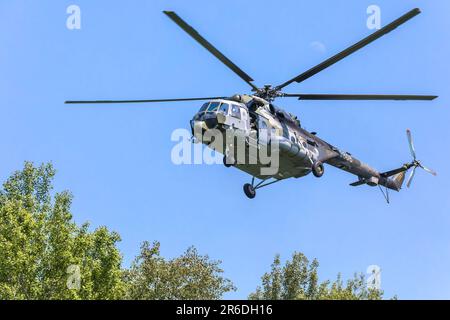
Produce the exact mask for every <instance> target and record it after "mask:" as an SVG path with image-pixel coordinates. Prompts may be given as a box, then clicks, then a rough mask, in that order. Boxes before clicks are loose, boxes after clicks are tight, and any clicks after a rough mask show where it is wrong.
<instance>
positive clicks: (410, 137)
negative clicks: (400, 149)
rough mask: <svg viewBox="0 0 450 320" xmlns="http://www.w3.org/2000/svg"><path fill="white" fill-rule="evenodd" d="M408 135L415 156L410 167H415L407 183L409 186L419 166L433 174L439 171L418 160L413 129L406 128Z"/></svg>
mask: <svg viewBox="0 0 450 320" xmlns="http://www.w3.org/2000/svg"><path fill="white" fill-rule="evenodd" d="M406 135H407V137H408V143H409V150H410V152H411V156H412V157H413V161H412V162H411V163H410V164H409V167H410V168H413V169H412V171H411V174H410V175H409V178H408V182H407V183H406V186H407V187H408V188H409V187H410V186H411V183H412V181H413V179H414V176H415V175H416V169H417V168H421V169H423V170H425V171H426V172H428V173H430V174H432V175H433V176H437V173H436V172H435V171H433V170H431V169H429V168H427V167H425V166H423V165H422V163H420V161H419V160H417V156H416V149H415V148H414V142H413V139H412V135H411V131H410V130H409V129H408V130H406Z"/></svg>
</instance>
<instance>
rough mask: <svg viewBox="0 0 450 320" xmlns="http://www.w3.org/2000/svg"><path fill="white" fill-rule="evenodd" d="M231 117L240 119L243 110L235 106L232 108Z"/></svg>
mask: <svg viewBox="0 0 450 320" xmlns="http://www.w3.org/2000/svg"><path fill="white" fill-rule="evenodd" d="M231 115H232V116H233V117H235V118H238V119H240V118H241V110H240V108H239V107H238V106H235V105H234V104H233V105H232V106H231Z"/></svg>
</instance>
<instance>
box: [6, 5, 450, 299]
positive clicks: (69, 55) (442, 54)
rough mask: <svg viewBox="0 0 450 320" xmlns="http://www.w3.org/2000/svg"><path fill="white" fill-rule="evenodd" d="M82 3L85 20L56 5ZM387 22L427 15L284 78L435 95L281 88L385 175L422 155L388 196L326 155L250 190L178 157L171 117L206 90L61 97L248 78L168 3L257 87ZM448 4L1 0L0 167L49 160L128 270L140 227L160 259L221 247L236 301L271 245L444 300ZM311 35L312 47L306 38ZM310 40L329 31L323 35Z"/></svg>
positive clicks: (228, 173) (80, 217)
mask: <svg viewBox="0 0 450 320" xmlns="http://www.w3.org/2000/svg"><path fill="white" fill-rule="evenodd" d="M70 4H77V5H79V7H80V8H81V14H82V16H81V19H82V20H81V21H82V22H81V30H68V29H67V28H66V18H67V14H66V8H67V7H68V6H69V5H70ZM371 4H377V5H379V6H380V7H381V9H382V23H383V24H386V23H388V22H390V21H391V20H394V19H396V18H397V17H399V16H400V15H402V14H404V13H406V12H407V11H409V10H410V9H412V8H414V7H420V8H421V9H422V10H423V13H422V14H421V15H419V16H418V17H416V18H414V19H413V20H412V21H410V22H408V23H407V24H405V25H404V26H402V27H400V28H398V29H397V30H395V31H394V32H392V33H390V34H389V35H388V36H386V37H383V38H382V39H380V40H378V41H376V42H375V43H373V44H371V45H370V46H368V47H366V48H364V49H363V50H361V51H359V52H357V53H356V54H354V55H352V56H351V57H349V58H347V59H345V60H344V61H341V62H339V63H338V64H336V65H334V66H333V67H331V68H329V69H327V70H326V71H324V72H322V73H320V74H319V75H316V76H315V77H313V78H311V79H309V80H307V81H305V82H304V83H302V84H296V83H295V84H293V85H291V86H290V87H289V88H288V89H287V90H286V91H289V92H306V93H321V92H325V93H386V94H408V93H412V94H438V95H439V96H440V98H439V99H438V100H436V101H434V102H299V101H297V100H295V99H291V100H289V99H284V100H281V99H280V100H278V101H277V104H278V105H280V106H282V107H284V108H285V109H286V110H288V111H290V112H294V113H296V114H297V115H298V116H299V117H300V118H301V120H302V123H303V125H304V126H305V127H306V128H307V129H309V130H311V131H317V132H318V133H319V136H320V137H322V138H324V139H325V140H327V141H329V142H331V143H333V144H335V145H337V146H339V147H340V148H342V149H345V150H347V151H349V152H351V153H352V154H354V155H355V156H357V157H358V158H360V159H361V160H363V161H365V162H367V163H369V164H371V165H373V166H374V167H376V168H378V169H380V170H381V171H385V170H389V169H392V168H395V167H397V166H399V165H401V164H403V163H404V162H406V161H409V160H410V155H409V151H408V146H407V142H406V137H405V130H406V129H407V128H410V129H411V130H412V132H413V135H414V138H415V143H416V148H417V152H418V155H419V158H420V159H422V160H423V162H424V163H425V164H426V165H429V166H430V167H432V168H433V169H435V170H436V171H438V173H439V176H438V177H436V178H434V177H432V176H431V175H428V174H426V173H424V172H423V171H419V172H418V174H417V176H416V179H415V181H414V185H413V187H412V188H411V189H409V190H403V191H402V192H401V193H399V194H392V203H391V204H390V205H387V204H386V203H385V202H384V200H383V198H382V196H381V194H380V192H379V191H378V190H377V189H371V188H370V187H360V188H351V187H349V186H348V184H349V183H350V182H353V181H354V180H355V179H354V177H353V176H351V175H349V174H348V173H345V172H342V171H339V170H337V169H335V168H332V167H327V168H326V173H325V175H324V177H323V178H321V179H317V178H314V177H313V176H312V175H311V176H308V177H306V178H303V179H298V180H294V179H292V180H288V181H284V182H281V183H279V184H276V185H274V186H272V187H269V188H267V189H262V190H260V191H259V193H258V196H257V198H256V199H254V200H253V201H249V200H248V199H247V198H246V197H245V196H244V195H243V193H242V184H244V183H246V182H248V181H249V179H250V177H249V176H247V175H245V174H244V173H242V172H240V171H237V170H235V169H226V168H224V167H222V166H206V165H196V166H175V165H173V164H172V162H171V160H170V151H171V149H172V147H173V146H174V143H173V142H172V141H171V140H170V135H171V133H172V131H173V130H174V129H176V128H188V127H189V120H190V118H191V117H192V115H193V114H194V113H195V112H196V110H197V109H198V108H199V106H200V103H189V102H186V103H173V104H152V105H116V106H67V105H64V104H63V101H64V100H67V99H145V98H149V99H151V98H160V97H161V98H165V97H190V96H210V95H212V96H214V95H232V94H234V93H237V92H243V93H245V92H248V91H249V88H248V87H247V85H246V84H245V83H244V82H243V81H241V80H240V79H239V78H238V77H237V76H236V75H235V74H233V73H232V72H231V71H229V70H228V69H227V68H226V67H224V66H223V65H222V64H221V63H220V62H219V61H217V60H216V59H215V58H214V57H212V56H211V55H210V54H209V53H208V52H207V51H205V50H204V49H203V48H201V47H200V46H199V45H198V44H197V43H195V42H194V41H193V40H191V39H190V38H189V37H188V36H187V35H186V34H184V33H183V32H182V31H181V30H180V29H179V28H178V27H177V26H176V25H175V24H173V23H172V22H171V21H170V20H169V19H168V18H167V17H166V16H164V15H163V14H162V13H161V11H162V10H167V9H169V10H175V11H176V12H177V13H178V14H179V15H180V16H181V17H183V18H184V19H185V20H187V21H188V22H189V23H190V24H191V25H193V26H194V27H195V28H196V29H197V30H198V31H199V32H201V33H202V34H203V35H204V36H205V37H206V38H207V39H208V40H209V41H211V42H212V43H213V44H215V45H216V46H217V47H218V48H219V49H220V50H221V51H222V52H223V53H224V54H225V55H227V56H228V57H229V58H230V59H231V60H233V61H234V62H235V63H237V64H238V65H239V66H240V67H241V68H242V69H243V70H244V71H246V72H247V73H249V74H250V75H251V76H252V77H253V78H254V79H256V83H257V84H258V85H263V84H265V83H272V84H279V83H282V82H284V81H285V80H287V79H290V78H291V77H293V76H295V75H297V74H299V73H300V72H302V71H304V70H306V69H308V68H310V67H311V66H314V65H315V64H317V63H319V62H321V61H322V60H324V59H326V58H327V57H329V56H330V55H332V54H334V53H336V52H338V51H340V50H342V49H344V48H345V47H347V46H348V45H350V44H353V43H354V42H356V41H358V40H360V39H361V38H363V37H365V36H366V35H368V34H369V33H370V32H371V31H370V30H368V29H367V27H366V18H367V14H366V9H367V7H368V6H369V5H371ZM449 10H450V3H448V1H444V0H435V1H432V2H431V1H424V0H423V1H400V0H397V1H392V0H389V1H387V0H386V1H385V0H377V1H376V2H373V1H364V0H357V1H356V0H351V1H345V2H338V1H331V0H328V1H327V0H320V1H294V0H292V1H288V0H281V1H239V0H227V1H222V0H220V1H189V2H187V1H184V0H183V1H182V0H177V1H174V0H172V1H167V0H164V1H163V0H153V1H132V2H127V3H126V4H125V3H124V2H121V1H100V0H97V1H87V0H74V1H58V2H56V1H50V0H45V1H44V0H43V1H31V0H28V1H24V0H15V1H12V0H6V1H1V3H0V30H1V31H0V43H1V46H0V70H1V72H0V99H1V100H0V101H1V102H0V120H1V126H0V134H1V139H0V150H2V155H1V156H0V178H1V180H4V179H5V178H6V177H7V176H9V175H10V173H11V172H13V171H14V170H17V169H20V168H21V166H22V164H23V161H25V160H31V161H34V162H36V163H41V162H48V161H51V162H53V164H54V165H55V167H56V168H57V169H58V176H57V178H56V182H55V184H56V190H63V189H70V190H71V191H72V192H73V194H74V196H75V200H74V205H73V213H74V217H75V219H76V221H77V222H83V221H86V220H88V221H90V222H91V223H92V225H93V226H99V225H106V226H108V227H109V228H110V229H112V230H116V231H118V232H119V233H120V234H121V236H122V242H121V243H120V249H121V250H122V252H123V253H124V263H125V265H128V264H129V262H130V261H131V260H132V258H133V257H134V256H135V255H136V254H137V253H138V250H139V244H140V242H142V241H143V240H150V241H152V240H159V241H161V243H162V253H163V255H165V256H167V257H173V256H176V255H179V254H181V253H182V252H183V251H184V250H185V249H186V248H187V247H188V246H190V245H195V246H196V247H197V248H198V249H199V251H200V252H201V253H208V254H209V255H210V256H211V257H212V258H215V259H221V260H223V268H224V269H225V271H226V276H228V277H229V278H231V279H232V280H233V281H234V283H235V284H236V285H237V287H238V291H237V292H235V293H231V294H227V295H226V298H246V297H247V295H248V294H249V293H250V292H251V291H252V290H254V289H255V287H256V285H257V284H259V283H260V276H261V275H262V274H263V273H264V272H265V271H267V270H268V269H269V265H270V263H271V261H272V259H273V256H274V255H275V254H276V253H280V254H281V256H282V258H283V259H285V258H287V257H289V256H290V255H291V253H292V252H293V251H295V250H297V251H302V252H304V253H305V254H306V255H307V256H308V257H311V258H313V257H316V258H318V260H319V262H320V264H321V267H320V276H321V278H322V279H327V278H335V276H336V274H337V273H338V272H342V274H343V276H344V277H349V276H351V275H352V274H353V273H354V272H365V270H366V268H367V267H368V266H369V265H373V264H376V265H379V266H380V267H381V268H382V287H383V289H384V290H385V292H386V295H387V296H388V297H389V296H393V295H395V294H397V295H398V296H399V297H400V298H405V299H407V298H412V299H417V298H427V299H431V298H438V299H443V298H447V299H449V298H450V272H449V270H450V250H449V249H450V246H449V245H450V234H449V232H448V230H449V226H450V210H449V208H450V197H449V189H450V188H449V187H450V186H449V183H450V182H449V181H450V172H449V169H448V166H447V157H448V155H449V152H448V149H447V147H448V141H449V139H450V128H449V125H448V119H449V115H450V111H449V109H448V108H447V106H448V104H449V102H450V101H449V97H448V92H449V89H448V83H449V80H450V79H449V74H450V65H449V63H448V60H447V59H448V56H449V55H450V34H449V33H450V21H449V19H448V17H447V13H448V11H449ZM314 43H316V45H313V44H314ZM317 43H320V44H323V46H318V45H317Z"/></svg>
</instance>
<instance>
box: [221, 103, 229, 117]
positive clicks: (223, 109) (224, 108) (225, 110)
mask: <svg viewBox="0 0 450 320" xmlns="http://www.w3.org/2000/svg"><path fill="white" fill-rule="evenodd" d="M228 107H229V106H228V103H222V104H221V105H220V108H219V112H221V113H223V114H228Z"/></svg>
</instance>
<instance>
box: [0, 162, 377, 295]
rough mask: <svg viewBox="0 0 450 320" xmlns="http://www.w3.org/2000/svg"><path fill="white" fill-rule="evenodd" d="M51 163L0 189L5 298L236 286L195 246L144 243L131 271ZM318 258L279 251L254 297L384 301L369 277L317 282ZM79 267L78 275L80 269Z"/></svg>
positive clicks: (210, 290)
mask: <svg viewBox="0 0 450 320" xmlns="http://www.w3.org/2000/svg"><path fill="white" fill-rule="evenodd" d="M54 176H55V170H54V169H53V166H52V165H51V164H45V165H41V166H39V167H35V166H33V164H32V163H29V162H26V163H25V166H24V169H23V170H22V171H17V172H15V173H14V174H13V175H12V176H11V177H10V178H9V179H8V180H7V181H6V182H5V183H4V184H3V188H2V189H0V299H1V300H4V299H123V298H126V299H220V298H222V296H223V294H224V293H226V292H230V291H233V290H236V289H235V287H234V285H233V284H232V282H231V281H230V280H229V279H226V278H224V277H223V270H222V269H221V267H220V265H221V261H216V260H211V259H210V258H209V257H208V256H207V255H200V254H199V253H198V252H197V250H196V249H195V248H194V247H190V248H188V249H187V250H186V252H184V254H182V255H181V256H179V257H176V258H173V259H165V258H163V257H162V256H161V254H160V244H159V243H158V242H155V243H153V244H152V245H151V244H150V243H148V242H144V243H143V244H142V246H141V252H140V254H139V255H138V256H137V257H136V258H135V260H134V262H133V263H132V265H131V267H130V269H129V270H123V269H122V268H121V263H122V257H121V254H120V252H119V250H118V248H117V243H118V242H119V241H120V236H119V235H118V234H117V233H115V232H111V231H109V230H108V229H107V228H106V227H100V228H97V229H96V230H94V231H90V228H89V224H87V223H85V224H83V225H81V226H78V225H77V224H76V223H74V222H73V219H72V214H71V212H70V208H71V204H72V195H71V194H70V193H69V192H67V191H63V192H60V193H55V194H53V193H52V181H53V178H54ZM318 267H319V264H318V262H317V260H313V261H311V262H310V261H309V260H308V259H307V258H306V257H305V256H304V255H303V254H301V253H294V255H293V256H292V259H291V260H288V261H287V262H286V263H285V265H284V266H281V261H280V257H279V256H276V257H275V259H274V262H273V264H272V267H271V271H270V272H269V273H266V274H264V276H263V277H262V286H261V287H258V288H257V290H256V292H254V293H252V294H251V295H250V296H249V299H272V300H278V299H285V300H292V299H311V300H312V299H346V300H351V299H382V296H383V292H381V291H378V290H372V289H367V286H366V282H365V279H364V276H363V275H355V276H354V277H353V278H352V279H350V280H348V281H347V282H346V284H345V285H344V283H343V281H342V279H341V276H340V275H338V278H337V280H336V281H335V282H330V281H325V282H319V279H318V275H317V269H318ZM78 273H79V276H80V277H79V280H80V281H78V282H77V281H76V279H77V277H76V276H77V274H78Z"/></svg>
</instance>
